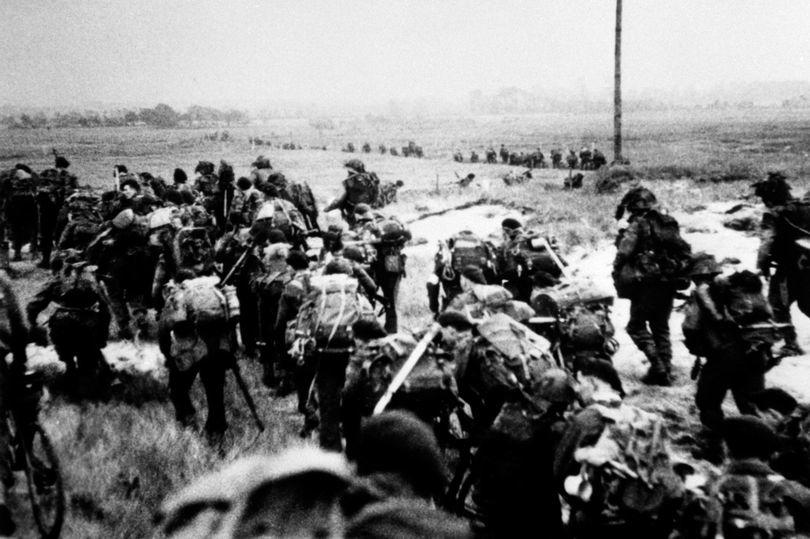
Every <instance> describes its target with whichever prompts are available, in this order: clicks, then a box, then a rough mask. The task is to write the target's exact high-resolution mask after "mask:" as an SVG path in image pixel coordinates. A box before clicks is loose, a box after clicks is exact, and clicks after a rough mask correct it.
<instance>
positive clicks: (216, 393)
mask: <svg viewBox="0 0 810 539" xmlns="http://www.w3.org/2000/svg"><path fill="white" fill-rule="evenodd" d="M218 285H219V278H218V277H215V276H211V277H197V278H194V274H193V273H192V272H190V271H188V270H185V269H181V270H179V271H178V272H177V275H175V277H174V279H173V282H172V283H170V284H169V285H168V286H167V290H166V297H167V299H166V303H165V305H164V307H163V310H162V312H161V314H160V322H159V326H158V345H159V347H160V351H161V353H163V355H164V357H165V358H166V366H167V368H168V370H169V397H170V398H171V401H172V404H173V405H174V412H175V417H176V419H177V421H179V422H180V423H181V424H182V425H183V426H186V427H192V428H196V417H195V414H196V412H195V409H194V404H193V403H192V400H191V386H192V384H193V383H194V379H195V378H196V377H197V374H198V373H199V375H200V380H201V381H202V384H203V388H204V389H205V397H206V402H207V404H208V418H207V420H206V422H205V433H206V436H207V438H208V441H209V443H211V445H213V446H220V444H221V443H222V439H223V435H224V434H225V429H226V428H227V422H226V419H225V372H226V371H227V370H228V369H229V368H232V367H233V366H234V364H235V362H236V358H235V356H234V354H235V351H236V350H235V346H236V339H235V338H234V335H235V334H234V331H235V325H236V323H237V321H238V318H236V316H238V311H237V312H236V313H234V311H233V308H232V306H231V303H230V301H229V300H228V299H227V296H224V294H223V292H222V291H221V290H220V288H219V287H218ZM234 294H235V293H234ZM237 309H238V308H237Z"/></svg>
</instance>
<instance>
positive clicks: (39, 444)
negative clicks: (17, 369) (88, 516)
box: [6, 372, 65, 539]
mask: <svg viewBox="0 0 810 539" xmlns="http://www.w3.org/2000/svg"><path fill="white" fill-rule="evenodd" d="M22 381H23V383H22V390H21V391H19V392H18V393H17V395H13V396H12V399H11V406H9V409H8V410H7V411H6V423H7V426H8V432H9V440H10V443H9V453H10V455H11V465H12V469H13V470H15V471H19V470H22V471H23V472H24V473H25V480H26V483H27V487H28V498H29V500H30V502H31V510H32V513H33V517H34V521H35V523H36V526H37V529H38V530H39V534H40V537H42V538H43V539H50V538H56V537H59V534H60V532H61V530H62V524H63V523H64V519H65V490H64V484H63V481H62V474H61V472H60V468H59V459H58V458H57V456H56V452H55V451H54V449H53V444H52V443H51V440H50V438H49V437H48V434H47V433H46V432H45V430H44V429H43V428H42V426H41V425H40V424H39V419H38V409H37V405H38V403H39V399H40V397H41V395H42V383H43V381H42V379H41V375H39V374H37V373H30V372H28V373H25V375H24V376H23V379H22Z"/></svg>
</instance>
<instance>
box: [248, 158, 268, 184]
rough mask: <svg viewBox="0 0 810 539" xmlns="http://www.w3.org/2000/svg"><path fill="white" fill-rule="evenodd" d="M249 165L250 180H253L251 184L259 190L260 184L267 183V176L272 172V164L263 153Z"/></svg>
mask: <svg viewBox="0 0 810 539" xmlns="http://www.w3.org/2000/svg"><path fill="white" fill-rule="evenodd" d="M250 166H251V167H252V168H253V170H252V171H251V172H250V180H251V181H252V182H253V185H255V186H256V188H257V189H258V190H259V191H261V190H262V186H263V185H264V184H265V183H267V178H268V177H269V176H270V174H272V172H273V166H272V165H271V164H270V159H268V158H267V157H265V156H264V155H260V156H259V157H257V158H256V160H255V161H253V162H252V163H251V164H250Z"/></svg>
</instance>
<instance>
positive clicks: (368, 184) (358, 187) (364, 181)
mask: <svg viewBox="0 0 810 539" xmlns="http://www.w3.org/2000/svg"><path fill="white" fill-rule="evenodd" d="M343 186H344V187H345V189H346V199H347V200H348V201H349V202H350V203H351V204H353V205H357V204H372V203H374V202H375V201H376V200H377V198H378V197H379V195H380V179H379V178H378V177H377V174H375V173H374V172H359V173H356V174H352V175H351V176H349V177H348V178H346V179H345V180H343Z"/></svg>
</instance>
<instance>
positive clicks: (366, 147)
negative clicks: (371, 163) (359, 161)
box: [363, 142, 371, 153]
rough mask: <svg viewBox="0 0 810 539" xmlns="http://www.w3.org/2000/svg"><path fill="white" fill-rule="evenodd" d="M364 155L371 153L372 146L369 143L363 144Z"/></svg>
mask: <svg viewBox="0 0 810 539" xmlns="http://www.w3.org/2000/svg"><path fill="white" fill-rule="evenodd" d="M363 153H371V144H369V143H368V142H366V143H364V144H363Z"/></svg>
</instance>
